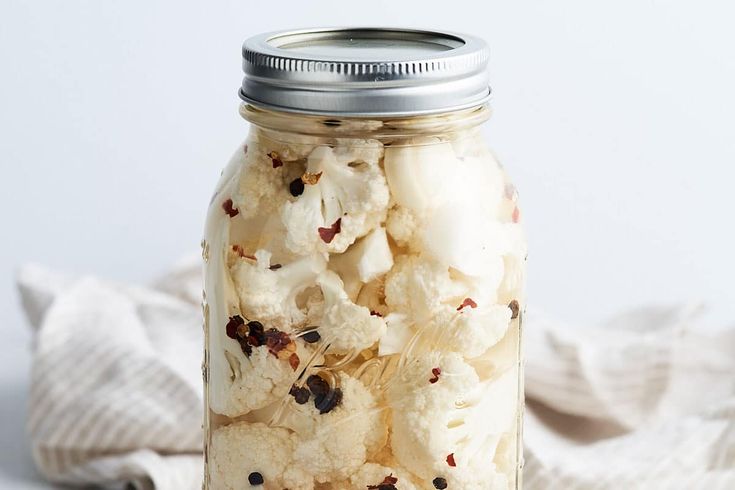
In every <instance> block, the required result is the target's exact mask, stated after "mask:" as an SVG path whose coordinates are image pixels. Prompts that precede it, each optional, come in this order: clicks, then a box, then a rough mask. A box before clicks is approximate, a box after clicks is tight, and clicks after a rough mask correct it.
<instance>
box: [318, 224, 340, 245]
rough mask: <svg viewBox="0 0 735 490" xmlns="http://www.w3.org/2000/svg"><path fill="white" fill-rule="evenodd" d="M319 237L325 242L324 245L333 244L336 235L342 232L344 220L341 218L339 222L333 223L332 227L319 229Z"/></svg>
mask: <svg viewBox="0 0 735 490" xmlns="http://www.w3.org/2000/svg"><path fill="white" fill-rule="evenodd" d="M318 231H319V236H320V237H321V239H322V240H323V241H324V243H332V240H334V237H335V235H337V233H339V232H340V231H342V218H339V219H338V220H337V221H335V222H334V223H332V226H330V227H329V228H319V230H318Z"/></svg>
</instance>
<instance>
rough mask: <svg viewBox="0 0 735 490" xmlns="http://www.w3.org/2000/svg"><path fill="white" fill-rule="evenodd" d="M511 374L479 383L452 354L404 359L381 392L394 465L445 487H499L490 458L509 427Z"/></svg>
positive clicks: (514, 396) (499, 477) (512, 389)
mask: <svg viewBox="0 0 735 490" xmlns="http://www.w3.org/2000/svg"><path fill="white" fill-rule="evenodd" d="M517 374H518V373H517V371H515V370H509V371H508V372H506V373H501V374H498V375H497V376H496V377H494V378H491V379H489V380H488V381H484V382H480V380H479V378H478V377H477V374H476V373H475V370H474V369H473V368H472V367H471V366H470V365H468V364H467V363H465V362H464V360H463V359H462V356H461V355H460V354H457V353H442V352H437V351H433V352H428V353H422V354H421V355H416V356H415V357H413V358H411V359H409V361H408V362H407V363H406V365H405V366H404V367H403V369H402V370H401V372H399V373H398V374H397V376H396V379H395V381H394V382H393V384H391V385H390V387H389V389H388V394H387V396H388V402H389V404H390V406H391V409H392V411H391V412H392V415H391V420H392V437H391V447H392V449H393V455H394V457H395V458H396V461H397V462H398V463H399V464H400V465H401V466H403V467H405V468H406V469H408V470H409V471H411V472H412V473H413V474H415V475H421V476H422V477H427V478H428V477H429V476H430V475H441V476H442V477H444V478H446V480H447V481H448V482H449V483H450V486H449V488H462V489H465V488H472V489H477V490H480V489H487V488H491V489H495V488H505V487H503V486H502V485H503V484H505V485H506V486H507V481H505V479H504V477H503V476H502V475H500V474H499V473H498V472H497V471H496V468H495V465H494V464H493V459H494V457H495V452H496V449H497V446H498V443H499V441H500V439H501V437H502V435H503V434H504V433H506V432H508V431H509V430H511V429H512V427H513V422H514V419H515V416H516V401H517V378H516V376H517Z"/></svg>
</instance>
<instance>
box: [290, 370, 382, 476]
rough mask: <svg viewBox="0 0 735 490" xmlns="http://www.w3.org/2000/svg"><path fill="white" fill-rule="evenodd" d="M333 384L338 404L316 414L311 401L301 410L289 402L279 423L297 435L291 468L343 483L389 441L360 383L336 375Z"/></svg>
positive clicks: (371, 398) (375, 404) (375, 405)
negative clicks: (338, 395) (339, 399)
mask: <svg viewBox="0 0 735 490" xmlns="http://www.w3.org/2000/svg"><path fill="white" fill-rule="evenodd" d="M333 383H334V384H335V385H336V386H337V387H338V388H339V390H340V393H341V401H340V403H339V404H338V405H336V406H335V407H334V408H331V409H330V410H329V411H327V412H326V413H321V410H320V409H319V408H317V406H316V404H315V403H312V400H311V399H310V400H309V401H308V402H307V403H304V404H302V405H299V404H296V403H295V402H294V403H292V404H291V405H290V406H289V410H288V412H287V414H286V415H285V417H284V418H283V420H282V422H281V424H282V425H283V426H285V427H287V428H289V429H291V430H293V431H295V433H296V437H297V441H298V442H297V444H296V446H295V450H294V454H293V462H294V464H296V465H298V466H301V467H303V468H306V469H308V471H309V473H310V474H312V475H314V477H315V479H316V481H318V482H320V483H324V482H338V481H342V480H345V479H347V478H348V477H349V476H350V475H351V474H353V473H354V472H355V471H357V470H358V469H359V468H360V467H361V466H362V465H363V464H364V463H365V461H367V459H368V458H369V457H370V456H371V455H373V454H375V453H377V452H378V451H379V450H380V449H382V448H383V446H385V444H386V441H387V437H388V435H387V434H388V433H387V426H386V423H385V418H386V414H385V411H384V410H383V409H382V408H381V407H380V406H379V405H378V401H377V400H376V398H375V396H374V395H373V393H372V392H371V391H370V390H368V389H367V388H366V387H365V386H364V385H363V384H362V382H360V381H359V380H357V379H355V378H352V377H350V376H348V375H347V374H344V373H338V374H336V375H335V379H334V381H333ZM307 384H308V383H307ZM312 398H313V397H312Z"/></svg>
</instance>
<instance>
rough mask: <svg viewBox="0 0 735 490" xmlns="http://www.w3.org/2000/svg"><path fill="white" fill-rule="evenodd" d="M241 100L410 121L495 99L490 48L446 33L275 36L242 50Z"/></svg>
mask: <svg viewBox="0 0 735 490" xmlns="http://www.w3.org/2000/svg"><path fill="white" fill-rule="evenodd" d="M242 54H243V71H244V73H245V76H244V78H243V82H242V87H241V89H240V97H241V98H242V99H243V100H244V101H246V102H248V103H251V104H253V105H258V106H264V107H267V108H272V109H277V110H284V111H289V112H301V113H310V114H320V115H324V114H334V115H342V116H397V115H401V116H405V115H413V114H417V115H418V114H430V113H437V112H447V111H451V110H459V109H464V108H468V107H472V106H477V105H481V104H484V103H485V102H486V101H487V100H488V98H489V96H490V87H489V85H488V82H489V80H488V73H487V64H488V58H489V49H488V47H487V44H486V43H485V42H484V41H483V40H482V39H480V38H477V37H474V36H470V35H466V34H458V33H454V32H448V31H429V30H418V29H403V28H378V27H359V28H357V27H351V28H340V27H329V28H313V29H298V30H289V31H275V32H269V33H264V34H259V35H257V36H254V37H251V38H249V39H248V40H246V41H245V43H244V44H243V48H242Z"/></svg>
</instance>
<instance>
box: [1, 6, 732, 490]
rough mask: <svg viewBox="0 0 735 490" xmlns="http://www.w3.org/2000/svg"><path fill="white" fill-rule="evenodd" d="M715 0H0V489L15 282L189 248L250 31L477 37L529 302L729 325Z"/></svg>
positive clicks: (19, 468)
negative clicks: (677, 308) (513, 190)
mask: <svg viewBox="0 0 735 490" xmlns="http://www.w3.org/2000/svg"><path fill="white" fill-rule="evenodd" d="M730 5H731V3H729V2H725V1H721V2H693V1H690V2H685V1H650V0H648V1H642V0H626V1H617V2H590V1H582V0H580V1H555V2H550V1H545V2H543V1H523V2H510V1H507V2H497V1H482V2H480V1H477V2H470V1H463V0H453V1H451V2H429V1H427V0H421V1H415V0H412V1H405V0H403V1H398V0H390V1H382V0H371V1H370V2H356V1H348V0H338V1H303V0H301V1H289V0H281V1H274V2H245V1H235V0H229V1H223V0H218V1H200V2H192V1H181V0H178V1H143V0H136V1H126V2H112V1H100V0H89V1H81V0H65V1H63V2H60V1H40V0H36V1H33V2H31V1H21V0H2V3H0V61H1V64H0V165H2V180H1V181H0V182H2V192H0V226H1V227H2V229H3V230H4V231H3V235H2V242H0V243H1V244H2V245H0V247H1V248H0V251H1V252H2V253H0V335H2V340H1V341H0V345H2V351H0V384H1V386H0V390H1V391H0V393H1V399H2V402H0V443H1V444H0V488H8V489H11V488H12V489H16V488H21V489H25V488H35V485H37V484H32V483H30V480H29V479H30V478H33V471H32V469H31V467H30V466H29V463H28V461H29V456H28V454H27V444H26V443H25V442H23V441H22V437H23V421H22V413H23V404H24V403H25V401H24V400H25V383H26V380H27V371H28V369H29V361H28V355H27V351H28V348H29V343H30V336H29V334H28V332H27V328H26V325H25V323H24V320H23V318H22V315H21V311H20V308H19V306H18V300H17V295H16V294H15V290H14V286H13V272H14V270H15V269H16V268H17V267H18V266H19V265H20V264H22V263H24V262H27V261H36V262H40V263H43V264H47V265H50V266H53V267H57V268H61V269H64V270H67V271H71V272H75V273H90V274H98V275H103V276H106V277H110V278H115V279H119V280H125V281H146V280H149V279H150V278H152V277H154V276H155V275H156V274H157V273H159V272H160V271H162V270H165V268H166V267H167V266H168V265H169V264H171V263H172V262H174V261H175V260H176V259H177V258H179V256H181V255H182V254H186V253H187V252H190V251H192V250H194V249H195V248H196V247H198V243H199V239H200V234H201V228H202V221H203V217H204V210H205V207H206V204H207V202H208V198H209V193H210V191H211V189H212V187H213V185H214V182H215V180H216V178H217V177H218V175H219V171H220V169H221V167H222V165H223V164H224V162H225V161H226V160H227V159H228V157H229V154H230V153H231V152H232V151H233V149H234V148H235V146H236V145H237V144H238V143H239V141H240V140H241V139H242V137H243V136H244V134H245V131H246V124H245V123H244V122H243V121H242V120H241V119H240V118H239V116H238V114H237V106H238V100H237V97H236V89H237V87H238V84H239V81H240V77H241V74H240V44H241V42H242V40H243V39H244V38H245V37H247V36H249V35H252V34H255V33H258V32H261V31H266V30H274V29H280V28H290V27H300V26H308V25H355V24H371V25H404V26H412V27H430V28H440V29H450V30H457V31H465V32H469V33H473V34H476V35H479V36H482V37H484V38H485V39H486V40H487V41H488V42H489V43H490V45H491V48H492V52H493V56H492V62H491V63H492V83H493V89H494V100H493V106H494V108H495V115H494V117H493V119H492V120H491V123H490V124H489V125H488V135H489V137H490V138H491V140H492V144H493V146H494V148H495V149H496V151H497V153H498V154H499V155H500V157H501V159H502V160H503V161H504V163H505V165H506V167H507V168H508V169H509V172H510V173H511V175H512V176H514V178H515V180H516V183H517V185H518V187H519V188H520V190H521V198H522V203H523V214H524V218H525V220H526V223H527V227H528V233H529V238H530V242H531V254H530V262H529V265H530V274H531V275H530V284H529V293H530V303H531V305H532V307H536V308H542V309H544V310H546V311H547V312H550V313H551V314H553V315H555V316H557V317H560V318H564V319H565V320H566V321H569V322H577V323H581V322H595V321H599V320H602V319H604V318H605V317H607V316H609V315H610V314H612V313H614V312H615V311H617V310H619V309H621V308H625V307H629V306H633V305H637V304H641V303H647V302H679V301H690V300H702V301H704V302H706V303H707V304H708V305H709V306H710V307H711V312H712V316H711V322H712V324H714V325H716V324H722V323H724V322H729V321H731V320H732V319H733V318H735V301H733V300H734V299H735V295H733V292H732V277H733V272H735V267H734V266H733V264H734V261H733V255H734V254H735V232H733V219H732V217H731V212H732V210H733V209H734V208H735V197H734V194H735V192H733V185H734V182H735V170H734V169H733V168H734V167H735V96H734V95H733V91H734V90H735V53H734V51H735V30H733V28H732V20H733V18H734V17H735V9H733V7H730ZM3 475H4V476H3ZM39 488H40V487H39Z"/></svg>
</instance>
